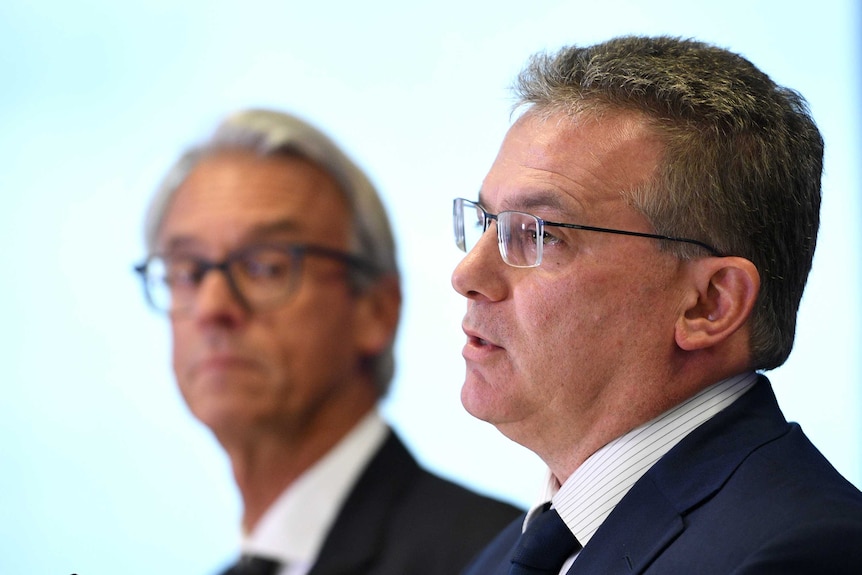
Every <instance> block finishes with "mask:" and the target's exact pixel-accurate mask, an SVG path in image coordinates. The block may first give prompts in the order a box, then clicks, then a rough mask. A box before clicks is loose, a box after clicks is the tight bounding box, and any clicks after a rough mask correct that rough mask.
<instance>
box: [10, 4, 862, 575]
mask: <svg viewBox="0 0 862 575" xmlns="http://www.w3.org/2000/svg"><path fill="white" fill-rule="evenodd" d="M859 24H860V10H859V3H858V2H856V1H855V0H844V1H840V0H835V1H832V0H823V1H820V2H787V1H786V0H775V1H756V0H721V1H714V2H692V1H691V0H680V1H673V0H663V1H662V0H652V1H650V2H636V1H634V0H605V1H603V2H586V1H578V0H536V1H533V2H524V1H522V2H512V1H508V0H495V1H486V2H470V1H469V0H457V1H455V0H434V1H416V2H403V1H390V2H387V1H383V0H370V1H365V2H348V1H344V2H335V1H330V2H326V1H323V0H321V1H319V2H293V1H291V0H280V1H275V0H271V1H270V0H245V1H243V2H229V1H218V0H208V1H204V0H187V1H182V0H132V1H127V2H109V1H107V0H53V1H52V0H5V1H4V2H2V3H0V82H2V85H0V194H2V200H3V202H2V206H3V208H2V209H0V238H2V248H0V264H2V268H0V295H2V302H3V304H4V306H3V309H5V310H6V311H5V312H4V314H3V317H4V320H3V323H4V325H3V328H2V331H0V350H2V351H0V354H2V355H0V360H1V361H0V386H2V387H0V389H2V400H0V573H2V574H3V575H18V574H21V575H32V574H46V575H48V574H50V575H59V574H69V573H77V574H78V575H114V574H117V573H122V574H124V575H144V574H152V573H161V574H178V575H179V574H184V575H188V574H201V575H205V574H208V573H211V572H212V569H213V568H214V567H215V566H216V565H217V564H219V563H220V562H222V561H224V560H225V559H227V558H228V557H229V556H230V555H231V554H232V553H234V551H235V549H236V543H237V528H236V526H237V522H238V513H239V507H238V501H237V496H236V493H235V490H234V487H233V483H232V480H231V477H230V474H229V469H228V467H227V463H226V460H225V458H224V456H223V454H222V453H221V451H220V450H219V449H218V447H217V445H216V444H215V443H214V442H213V440H212V438H211V437H210V435H209V434H208V432H207V431H206V430H205V429H203V428H202V427H201V426H200V425H198V424H197V423H196V422H195V421H193V420H192V419H191V417H190V416H189V414H188V413H187V411H186V409H185V407H184V405H183V404H182V403H181V401H180V398H179V396H178V394H177V392H176V390H175V388H174V383H173V379H172V375H171V372H170V369H169V338H168V331H167V328H166V323H165V321H164V319H163V318H161V317H158V316H156V315H154V314H153V313H151V312H150V311H149V310H148V309H147V308H146V306H145V304H144V301H143V299H142V294H141V291H140V287H139V285H138V283H137V278H136V277H135V276H134V275H133V273H132V264H133V263H135V262H136V261H137V260H138V259H139V258H140V257H141V256H142V255H143V253H144V250H143V243H142V240H141V225H140V224H141V219H142V216H143V212H144V209H145V207H146V205H147V201H148V199H149V196H150V193H151V192H152V189H153V187H154V185H155V184H156V182H157V180H158V178H159V176H160V175H161V173H162V171H163V170H164V169H165V168H166V167H167V166H168V164H169V163H170V162H171V161H172V160H173V159H174V157H175V156H176V154H178V153H179V152H180V151H181V149H182V148H183V147H184V146H185V145H187V144H189V143H191V142H193V141H195V140H196V139H197V138H199V137H201V136H203V135H205V134H206V133H207V132H208V131H209V130H210V128H211V127H212V125H213V124H214V123H215V122H216V121H217V120H218V119H219V118H220V117H221V116H222V115H223V114H225V113H227V112H229V111H232V110H234V109H236V108H241V107H248V106H273V107H277V108H281V109H286V110H291V111H295V112H298V113H300V114H302V115H304V116H306V117H307V118H308V119H310V120H311V121H313V122H315V123H317V124H318V125H320V126H322V127H323V128H324V129H326V130H327V131H329V132H330V133H331V135H333V136H334V137H335V138H336V139H337V140H338V141H339V142H340V143H341V144H342V145H343V146H344V147H345V148H346V149H347V150H348V151H349V152H350V153H352V155H353V156H354V157H355V158H356V159H357V160H358V162H359V163H360V164H361V165H363V166H364V167H366V168H367V170H368V171H369V172H370V174H371V175H372V177H373V179H374V180H375V181H376V182H377V184H378V185H379V187H380V189H381V190H382V193H383V196H384V200H385V201H386V203H387V205H388V207H389V209H390V213H391V216H392V217H393V219H394V222H395V229H396V233H397V235H398V238H399V241H400V261H401V262H402V265H403V269H404V274H405V281H404V288H405V293H406V306H405V309H404V316H403V322H402V328H401V331H400V340H399V345H398V349H397V352H398V371H397V379H396V382H395V387H394V390H393V393H392V395H391V397H390V399H389V400H388V401H387V403H386V405H385V413H386V415H387V416H388V417H389V418H390V420H391V421H392V422H393V424H394V425H395V427H397V428H398V430H399V431H400V432H401V433H402V435H403V436H404V437H405V438H406V439H407V441H408V442H409V443H410V445H411V446H412V447H413V449H414V450H415V452H416V453H417V454H418V456H419V457H420V459H421V460H422V461H423V462H424V463H425V464H426V465H427V466H428V467H430V468H432V469H434V470H437V471H439V472H440V473H442V474H444V475H447V476H450V477H453V478H455V479H457V480H459V481H462V482H464V483H467V484H469V485H472V486H474V487H476V488H478V489H481V490H483V491H486V492H489V493H493V494H496V495H498V496H501V497H504V498H507V499H509V500H512V501H515V502H518V503H521V504H525V505H526V504H528V503H529V502H530V500H531V499H532V497H533V495H534V494H535V493H536V492H537V488H538V483H539V481H540V480H541V477H542V471H543V470H542V466H541V465H540V462H539V461H538V460H537V458H536V457H535V456H534V455H533V454H532V453H530V452H527V451H526V450H524V449H523V448H521V447H519V446H517V445H514V444H512V443H511V442H509V441H508V440H507V439H505V438H504V437H502V436H501V435H499V434H498V433H497V432H496V430H494V429H493V428H492V427H490V426H488V425H487V424H484V423H481V422H477V421H474V420H472V418H470V417H469V416H468V415H466V414H465V413H464V412H463V410H462V408H461V406H460V401H459V389H460V385H461V382H462V380H463V371H464V367H463V362H462V359H461V357H460V349H461V346H462V345H463V339H464V337H463V334H462V333H461V331H460V327H459V326H460V319H461V315H462V312H463V309H464V303H463V301H462V299H461V297H460V296H458V295H457V294H455V293H454V291H453V290H452V289H451V287H450V283H449V277H450V273H451V270H452V268H453V266H454V265H455V264H456V263H457V262H458V260H459V258H460V253H459V252H458V251H457V250H456V248H455V246H454V245H453V242H452V239H451V233H450V227H451V226H450V209H451V208H450V206H451V199H452V198H453V197H455V196H466V197H468V198H470V197H474V196H475V194H476V192H477V190H478V186H479V184H480V181H481V179H482V177H483V176H484V174H485V172H486V170H487V169H488V167H489V165H490V163H491V161H492V159H493V157H494V155H495V154H496V150H497V146H498V145H499V143H500V140H501V138H502V136H503V134H504V132H505V130H506V129H507V127H508V122H509V110H510V105H511V100H510V95H509V92H508V90H507V88H508V86H509V84H510V82H511V81H512V79H513V77H514V75H515V74H516V72H517V71H518V70H519V69H520V67H521V66H522V64H523V63H524V62H525V60H526V59H527V57H528V55H529V54H531V53H533V52H535V51H538V50H543V49H554V48H557V47H559V46H561V45H563V44H569V43H592V42H594V41H599V40H603V39H607V38H609V37H611V36H614V35H618V34H622V33H647V34H656V33H669V34H673V35H682V36H692V37H696V38H699V39H702V40H707V41H711V42H714V43H717V44H720V45H722V46H726V47H729V48H731V49H733V50H735V51H738V52H741V53H743V54H744V55H746V56H747V57H749V58H750V59H751V60H753V61H754V62H755V63H756V64H757V65H759V66H760V67H761V68H762V69H764V70H765V71H766V72H767V73H769V74H770V75H772V77H773V78H774V79H775V80H776V81H778V82H779V83H782V84H786V85H789V86H791V87H793V88H796V89H798V90H800V91H801V92H802V93H803V94H804V95H805V96H806V97H807V98H808V100H809V102H810V103H811V107H812V110H813V113H814V117H815V119H816V120H817V121H818V123H819V125H820V127H821V129H822V131H823V134H824V136H825V139H826V146H827V147H826V150H827V151H826V174H825V178H824V181H823V183H824V202H823V227H822V230H821V234H820V240H819V247H818V252H817V256H816V258H815V262H814V271H813V274H812V276H811V279H810V282H809V288H808V291H807V293H806V295H805V297H804V299H803V302H802V310H801V313H800V321H799V331H798V337H797V344H796V349H795V351H794V353H793V355H792V356H791V359H790V361H789V362H788V363H787V364H786V366H784V367H782V368H781V369H779V370H776V371H774V372H773V373H772V374H771V377H772V379H773V381H774V383H775V387H776V390H777V393H778V395H779V400H780V402H781V404H782V406H783V408H784V410H785V413H786V414H787V416H788V417H789V418H790V419H793V420H797V421H799V422H800V423H801V424H802V426H803V428H804V429H805V430H806V431H807V432H808V434H809V435H810V436H811V438H812V439H813V440H814V442H815V443H816V444H817V445H818V446H819V447H820V448H821V449H822V450H823V451H824V453H826V455H827V456H828V457H829V458H830V459H831V460H832V461H833V462H834V464H835V465H836V467H838V469H839V470H840V471H841V472H842V473H843V474H844V475H846V476H847V477H848V478H849V479H850V480H851V481H853V482H854V483H855V484H856V485H862V462H860V444H862V442H860V430H862V429H860V428H861V427H862V426H860V383H862V370H860V358H859V356H860V353H859V352H860V347H862V343H860V303H859V302H860V298H859V293H858V291H859V285H860V279H862V277H860V275H862V272H860V259H861V258H860V253H862V241H860V231H859V228H860V226H859V222H860V216H862V207H860V200H859V192H860V158H862V145H860V126H862V122H860V88H862V85H860V57H859V55H860V42H859Z"/></svg>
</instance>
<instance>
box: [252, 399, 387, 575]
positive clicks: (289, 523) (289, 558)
mask: <svg viewBox="0 0 862 575" xmlns="http://www.w3.org/2000/svg"><path fill="white" fill-rule="evenodd" d="M387 434H388V427H387V425H386V423H385V422H384V421H383V419H382V418H381V416H380V414H379V413H378V412H377V411H376V410H372V411H371V413H369V414H368V415H366V416H365V417H364V418H363V419H362V420H361V421H360V422H359V423H358V424H357V425H356V427H354V428H353V429H352V430H351V431H350V433H348V434H347V435H346V436H345V437H344V438H343V439H342V440H341V441H340V442H339V443H338V444H336V445H335V447H333V448H332V449H331V450H330V451H329V453H327V454H326V455H325V456H324V457H323V458H322V459H321V460H320V461H318V462H317V463H315V464H314V466H312V467H311V468H309V469H308V470H307V471H306V472H305V473H303V474H302V475H301V476H299V477H298V478H297V479H296V481H294V482H293V483H291V485H290V486H289V487H288V488H287V489H286V490H285V491H284V492H283V493H282V494H281V495H280V496H279V497H278V499H276V500H275V502H274V503H273V504H272V505H271V506H270V508H269V509H267V510H266V513H264V515H263V517H262V518H261V519H260V521H259V522H258V524H257V525H256V526H255V528H254V530H253V531H252V532H251V533H245V534H244V535H243V538H242V544H241V549H242V552H243V553H249V554H253V555H262V556H265V557H268V558H271V559H276V560H278V561H281V562H282V563H283V564H284V567H282V568H281V570H280V571H279V573H278V575H306V574H307V573H308V571H309V570H310V569H311V567H312V566H313V565H314V561H315V559H316V558H317V554H318V553H319V552H320V548H321V546H322V545H323V541H324V540H325V539H326V535H327V534H328V533H329V530H330V528H331V527H332V524H333V523H334V522H335V518H336V517H337V516H338V512H339V511H340V510H341V506H342V504H343V503H344V500H345V499H346V498H347V495H348V494H349V493H350V491H351V489H352V488H353V485H354V483H355V482H356V480H357V479H358V478H359V475H360V473H361V472H362V471H363V470H364V469H365V466H366V465H367V464H368V462H369V461H370V460H371V458H372V457H373V456H374V454H376V453H377V450H378V449H379V448H380V446H381V445H382V444H383V441H384V440H385V439H386V436H387Z"/></svg>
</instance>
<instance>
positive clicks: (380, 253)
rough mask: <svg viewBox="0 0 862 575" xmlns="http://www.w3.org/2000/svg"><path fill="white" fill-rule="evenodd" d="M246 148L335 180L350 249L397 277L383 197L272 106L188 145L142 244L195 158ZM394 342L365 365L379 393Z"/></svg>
mask: <svg viewBox="0 0 862 575" xmlns="http://www.w3.org/2000/svg"><path fill="white" fill-rule="evenodd" d="M231 150H239V151H247V152H250V153H253V154H256V155H259V156H276V157H277V156H292V157H300V158H303V159H305V160H308V161H310V162H312V163H314V164H315V165H317V166H318V167H320V168H322V169H323V170H324V171H326V172H327V173H328V174H329V175H330V176H332V177H333V179H335V181H336V182H337V183H338V186H339V189H340V190H341V192H342V193H343V194H344V197H345V199H347V202H348V206H349V208H350V212H351V218H352V225H351V251H352V253H354V254H355V255H357V256H359V257H361V258H363V259H364V260H366V261H368V262H370V263H371V264H372V265H373V267H374V268H375V269H376V270H377V271H378V272H379V273H378V274H377V275H376V276H375V277H380V275H386V276H389V277H394V278H396V280H398V281H400V272H399V269H398V263H397V257H396V251H395V240H394V238H393V235H392V228H391V225H390V222H389V217H388V216H387V213H386V209H385V207H384V205H383V202H382V201H381V199H380V196H379V194H378V193H377V190H376V188H375V187H374V184H372V183H371V180H370V179H369V177H368V176H367V175H366V174H365V173H364V172H363V171H362V170H361V169H360V168H359V167H358V166H357V165H356V164H355V163H354V162H353V161H352V160H351V159H350V158H349V157H348V156H347V154H345V153H344V152H343V151H342V150H341V148H339V146H337V145H336V144H335V143H334V142H333V140H331V139H330V138H329V137H328V136H327V135H326V134H324V133H323V132H322V131H320V130H319V129H317V128H315V127H314V126H312V125H311V124H309V123H308V122H306V121H304V120H302V119H300V118H298V117H296V116H293V115H290V114H286V113H283V112H278V111H274V110H263V109H251V110H243V111H240V112H237V113H234V114H232V115H230V116H228V117H227V118H226V119H225V120H224V121H222V123H221V124H220V125H219V126H218V127H217V128H216V130H215V132H214V133H213V134H212V136H210V137H209V139H207V140H205V141H204V142H202V143H200V144H198V145H195V146H193V147H191V148H189V149H188V150H187V151H186V152H185V153H183V154H182V155H181V156H180V158H179V159H178V160H177V161H176V162H175V163H174V165H173V166H172V167H171V168H170V169H169V170H168V172H167V174H166V175H165V176H164V178H163V179H162V181H161V183H160V185H159V186H158V188H157V190H156V193H155V196H154V197H153V199H152V201H151V203H150V207H149V209H148V211H147V216H146V220H145V224H144V236H145V238H144V239H145V242H146V246H147V250H148V251H149V252H150V253H152V252H153V251H154V250H155V249H156V241H157V237H158V233H159V229H160V228H161V225H162V221H163V220H164V217H165V214H166V213H167V211H168V208H169V207H170V205H171V202H172V200H173V198H174V195H175V194H176V192H177V190H178V189H179V188H180V186H181V185H182V183H183V182H184V181H185V179H186V178H187V177H188V176H189V174H190V173H191V172H192V170H193V169H194V168H195V166H197V165H198V163H199V162H200V161H201V160H202V159H204V158H206V157H208V156H211V155H213V154H215V153H218V152H222V151H231ZM351 279H352V281H353V283H354V286H355V287H356V288H357V289H359V290H362V289H365V288H367V287H368V286H369V285H370V284H371V283H372V282H373V278H370V277H369V276H368V274H366V273H361V272H360V273H357V274H354V275H353V277H352V278H351ZM394 345H395V342H394V340H393V342H392V343H391V344H390V346H389V347H388V348H387V349H386V350H384V352H383V353H382V354H381V355H379V356H377V357H375V358H373V359H372V361H371V365H370V369H371V371H372V374H373V377H374V383H375V386H376V387H377V390H378V394H379V396H381V397H382V396H383V395H385V394H386V391H387V390H388V388H389V384H390V382H391V381H392V376H393V374H394V371H395V353H394Z"/></svg>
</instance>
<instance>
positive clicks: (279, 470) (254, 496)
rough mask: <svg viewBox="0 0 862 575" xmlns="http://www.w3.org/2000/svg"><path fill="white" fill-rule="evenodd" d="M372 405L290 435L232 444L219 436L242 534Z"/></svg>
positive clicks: (280, 432) (266, 434) (268, 434)
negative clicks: (235, 492)
mask: <svg viewBox="0 0 862 575" xmlns="http://www.w3.org/2000/svg"><path fill="white" fill-rule="evenodd" d="M374 404H375V402H374V401H373V400H371V401H368V402H367V403H360V404H357V405H356V409H354V410H353V411H351V412H350V413H349V414H344V413H341V414H339V416H338V417H332V418H322V419H318V420H316V421H314V422H306V423H305V424H303V425H302V426H300V427H301V428H300V429H293V430H291V431H285V430H284V429H283V428H282V429H276V430H267V431H263V432H257V433H255V434H254V435H253V437H252V436H246V437H244V438H242V439H241V440H240V439H237V438H232V440H231V441H227V440H223V438H219V441H220V442H221V443H222V446H223V447H224V449H225V451H226V452H227V454H228V457H229V458H230V461H231V466H232V467H233V474H234V480H235V481H236V485H237V487H238V489H239V492H240V496H241V497H242V501H243V518H242V527H243V530H244V531H245V532H250V531H252V530H253V529H254V528H255V526H256V525H257V524H258V522H259V521H260V519H261V517H263V515H264V513H265V512H266V510H267V509H269V507H270V506H271V505H272V504H273V503H274V502H275V500H276V499H277V498H278V497H279V496H280V495H281V494H282V492H284V490H285V489H287V488H288V487H290V485H291V484H292V483H293V482H294V481H296V480H297V479H298V478H299V477H300V476H301V475H302V474H303V473H304V472H305V471H307V470H308V469H309V468H311V467H312V466H314V464H315V463H317V462H318V461H319V460H320V459H321V458H323V457H324V456H325V455H326V454H327V453H328V452H329V451H330V450H331V449H332V448H333V447H334V446H335V445H336V444H338V442H339V441H341V440H342V439H343V438H344V437H345V436H346V435H347V434H348V433H350V431H351V430H352V429H353V428H354V427H355V426H356V425H357V424H358V423H359V421H360V420H361V419H362V418H363V417H364V416H365V415H366V414H367V413H369V411H370V410H371V409H373V408H374Z"/></svg>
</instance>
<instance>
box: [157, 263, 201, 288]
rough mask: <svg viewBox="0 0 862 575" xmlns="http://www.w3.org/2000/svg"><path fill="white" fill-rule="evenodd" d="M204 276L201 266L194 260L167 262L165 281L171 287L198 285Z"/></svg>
mask: <svg viewBox="0 0 862 575" xmlns="http://www.w3.org/2000/svg"><path fill="white" fill-rule="evenodd" d="M202 277H203V271H202V269H201V266H200V265H198V264H197V263H196V262H194V261H185V260H177V261H170V262H166V268H165V283H166V284H168V285H169V286H171V287H175V288H176V287H184V286H196V285H198V284H199V283H200V282H201V278H202Z"/></svg>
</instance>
